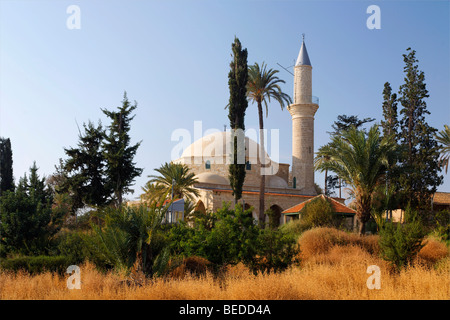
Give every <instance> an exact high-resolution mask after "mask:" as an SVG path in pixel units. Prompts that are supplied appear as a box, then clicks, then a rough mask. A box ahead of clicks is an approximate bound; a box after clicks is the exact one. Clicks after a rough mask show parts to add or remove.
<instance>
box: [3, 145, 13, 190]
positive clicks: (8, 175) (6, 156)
mask: <svg viewBox="0 0 450 320" xmlns="http://www.w3.org/2000/svg"><path fill="white" fill-rule="evenodd" d="M8 190H9V191H14V177H13V160H12V150H11V140H10V139H9V138H7V139H4V138H0V196H1V195H2V194H3V193H4V192H5V191H8Z"/></svg>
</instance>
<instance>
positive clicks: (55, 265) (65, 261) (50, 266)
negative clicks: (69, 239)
mask: <svg viewBox="0 0 450 320" xmlns="http://www.w3.org/2000/svg"><path fill="white" fill-rule="evenodd" d="M71 264H73V263H72V262H71V261H70V259H69V258H68V257H66V256H35V257H29V256H23V257H17V258H11V259H5V260H2V261H1V262H0V268H1V269H3V270H10V271H14V272H17V271H19V270H23V271H26V272H29V273H31V274H36V273H41V272H45V271H48V272H57V273H59V274H64V273H65V272H66V270H67V267H69V266H70V265H71Z"/></svg>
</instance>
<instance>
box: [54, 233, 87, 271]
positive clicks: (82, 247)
mask: <svg viewBox="0 0 450 320" xmlns="http://www.w3.org/2000/svg"><path fill="white" fill-rule="evenodd" d="M88 237H89V236H88V235H87V234H85V233H84V232H81V231H73V232H70V231H69V232H62V233H60V234H59V235H58V237H57V239H56V241H58V245H57V248H56V252H57V254H58V255H62V256H66V257H67V258H68V259H69V260H70V261H71V262H72V264H81V263H82V262H84V261H85V260H88V258H89V255H90V254H89V251H88V248H87V243H86V241H87V239H88Z"/></svg>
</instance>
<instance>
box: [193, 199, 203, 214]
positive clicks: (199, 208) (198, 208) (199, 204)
mask: <svg viewBox="0 0 450 320" xmlns="http://www.w3.org/2000/svg"><path fill="white" fill-rule="evenodd" d="M194 211H195V212H200V213H206V208H205V205H204V204H203V201H202V200H199V201H198V202H197V204H196V206H195V209H194Z"/></svg>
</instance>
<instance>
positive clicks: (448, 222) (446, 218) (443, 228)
mask: <svg viewBox="0 0 450 320" xmlns="http://www.w3.org/2000/svg"><path fill="white" fill-rule="evenodd" d="M434 227H435V230H436V235H437V236H438V237H439V238H440V239H441V240H442V241H449V240H450V211H449V210H441V211H438V212H436V213H435V215H434Z"/></svg>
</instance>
